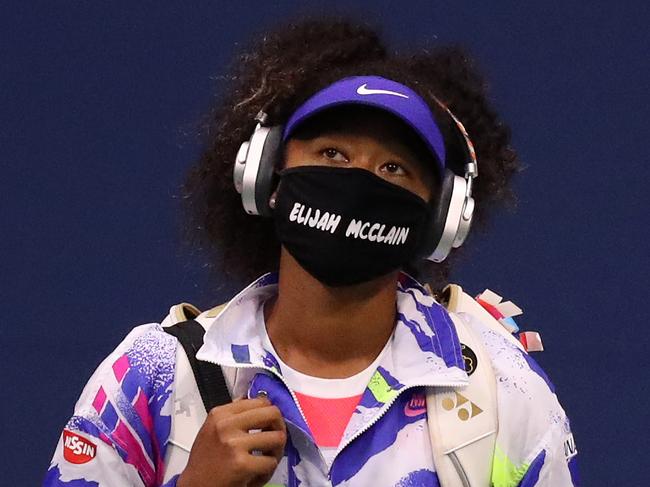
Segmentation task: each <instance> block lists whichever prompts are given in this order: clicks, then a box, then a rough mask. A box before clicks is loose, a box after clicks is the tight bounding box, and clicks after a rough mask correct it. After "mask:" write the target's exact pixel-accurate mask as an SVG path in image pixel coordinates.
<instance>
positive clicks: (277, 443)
mask: <svg viewBox="0 0 650 487" xmlns="http://www.w3.org/2000/svg"><path fill="white" fill-rule="evenodd" d="M234 441H235V442H236V444H237V446H238V447H240V448H243V449H245V450H246V451H248V452H252V451H254V450H256V451H261V452H271V453H272V454H273V456H275V457H276V458H277V456H278V455H277V452H278V451H280V453H282V452H283V451H284V445H285V443H286V441H287V436H286V434H285V433H284V432H283V431H261V432H259V433H249V434H247V435H242V436H238V437H237V438H236V440H234Z"/></svg>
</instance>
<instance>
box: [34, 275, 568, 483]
mask: <svg viewBox="0 0 650 487" xmlns="http://www.w3.org/2000/svg"><path fill="white" fill-rule="evenodd" d="M276 292H277V276H276V275H274V274H269V275H266V276H263V277H262V278H260V279H259V280H257V281H256V282H254V283H253V284H251V285H250V286H249V287H247V288H246V289H244V290H243V291H242V292H241V293H240V294H239V295H237V296H236V297H235V298H234V299H233V300H232V301H231V302H230V303H229V305H228V306H227V307H226V308H225V309H224V310H223V312H221V313H220V314H219V315H218V316H217V317H210V318H206V316H208V315H207V314H206V313H207V312H206V313H204V314H203V315H201V316H199V320H201V319H203V320H209V321H210V323H209V324H210V328H209V330H208V332H207V333H206V336H205V344H204V346H203V347H202V348H201V349H200V351H199V353H198V354H197V358H198V359H200V360H207V361H210V362H214V363H218V364H220V365H221V366H222V367H223V368H224V371H226V370H231V371H233V370H234V371H237V373H236V374H234V375H233V374H226V377H227V379H228V381H229V384H228V385H229V388H230V391H231V393H232V394H233V396H235V397H237V396H239V397H241V396H244V395H246V396H248V397H255V396H256V395H257V394H258V392H259V391H261V390H263V391H265V392H266V393H267V395H268V397H269V399H270V400H271V401H272V402H273V403H274V404H275V405H276V406H278V407H279V408H280V410H281V411H282V414H283V416H284V418H285V421H286V423H287V430H288V433H289V435H288V436H289V438H288V441H287V445H286V448H285V453H284V457H283V459H282V461H281V462H280V464H279V466H278V468H277V469H276V472H275V474H274V475H273V478H272V479H271V481H270V483H269V485H272V486H310V487H311V486H367V485H374V486H391V487H407V486H434V487H435V486H439V485H440V484H439V482H438V477H437V475H436V472H435V467H434V465H433V460H432V450H431V445H430V438H429V432H428V427H427V412H426V406H425V400H424V398H425V389H426V387H435V386H451V387H462V386H463V385H465V384H467V381H468V377H467V374H466V373H465V370H464V363H463V358H462V354H461V348H460V343H459V341H458V337H457V335H456V332H455V329H454V326H453V323H452V321H451V319H450V317H449V315H448V314H447V311H446V310H445V309H444V308H443V307H442V306H440V305H439V304H438V303H436V302H435V300H434V299H433V298H432V297H431V296H430V295H429V294H428V293H427V292H426V291H425V290H424V289H423V288H422V287H421V286H420V285H419V284H418V283H417V282H416V281H414V280H412V279H411V278H409V277H407V276H402V278H401V280H400V284H399V288H398V295H397V311H398V313H397V319H396V325H395V331H394V333H393V335H392V337H391V339H390V340H391V344H390V349H389V353H386V354H385V355H384V356H383V357H382V359H381V361H380V363H379V366H378V367H377V369H376V371H375V373H374V375H373V377H372V379H371V380H370V382H369V384H368V386H367V388H366V390H365V392H364V394H363V396H362V398H361V401H360V403H359V404H358V406H357V408H356V410H355V411H354V413H353V415H352V418H351V420H350V422H349V424H348V426H347V428H346V430H345V432H344V435H343V439H342V442H341V445H340V447H339V449H338V452H337V454H336V456H335V458H334V460H333V461H332V463H331V464H328V463H327V462H326V461H325V459H324V457H323V456H322V455H321V453H320V451H319V449H318V447H317V446H316V444H315V442H314V439H313V436H312V434H311V432H310V430H309V427H308V425H307V423H306V421H305V419H304V417H303V415H302V413H301V411H300V409H299V407H298V405H297V402H296V400H295V397H294V395H293V393H292V391H290V390H289V389H288V388H287V387H286V385H285V383H284V381H283V379H282V370H281V368H280V365H279V363H278V360H277V359H276V357H274V356H273V354H272V353H271V352H270V351H268V350H266V349H265V348H264V345H263V340H262V338H261V337H260V334H259V331H258V330H259V326H263V313H262V305H263V303H264V302H265V301H266V300H267V299H269V298H270V297H272V296H274V295H275V293H276ZM470 324H471V326H473V327H474V328H475V330H476V331H477V333H478V334H479V335H480V336H482V337H483V339H484V341H485V346H486V350H487V352H488V354H489V356H490V358H491V359H492V361H493V366H494V369H495V373H496V375H497V384H499V385H498V389H497V393H498V403H499V413H498V415H499V425H500V426H499V433H498V436H497V451H496V452H495V465H496V466H495V468H497V469H502V470H503V472H506V473H505V474H503V472H501V473H500V474H499V475H497V476H496V477H494V476H493V481H492V484H493V485H495V486H496V487H507V486H519V487H533V486H554V487H556V486H557V487H562V486H572V485H577V478H576V474H575V468H574V466H575V456H572V455H570V457H571V458H569V456H567V455H566V454H565V453H566V438H567V435H570V428H569V422H568V419H567V418H566V415H565V414H564V411H563V410H562V408H561V407H560V405H559V403H558V401H557V398H556V396H555V393H554V391H553V389H552V386H551V384H550V382H549V381H548V378H547V377H546V375H545V374H544V373H543V371H541V369H540V368H539V366H537V364H536V363H535V362H534V361H533V360H532V359H531V358H530V357H529V356H528V355H527V354H525V353H523V352H521V350H519V349H517V348H516V347H514V346H513V345H512V344H511V343H509V342H508V341H507V340H505V339H504V338H503V337H499V336H498V335H496V334H493V333H490V331H489V329H488V328H487V327H483V326H482V325H481V323H470ZM176 348H177V342H176V339H175V338H174V337H172V336H171V335H168V334H167V333H165V332H164V330H163V329H162V327H161V325H159V324H155V323H154V324H147V325H142V326H139V327H137V328H135V329H134V330H133V331H132V332H131V333H130V334H129V335H128V336H127V337H126V339H125V340H124V341H123V342H122V343H121V344H120V345H119V346H118V347H117V349H116V350H115V351H114V352H113V353H112V354H111V355H110V356H109V357H108V358H107V359H106V360H105V361H104V362H103V363H102V364H101V365H100V366H99V368H98V369H97V371H96V372H95V373H94V374H93V376H92V377H91V379H90V380H89V382H88V384H87V386H86V388H85V389H84V391H83V393H82V395H81V397H80V399H79V401H78V402H77V404H76V407H75V412H74V415H73V416H72V418H71V419H70V420H69V421H68V423H67V425H66V426H65V430H64V433H63V434H62V436H61V439H60V440H59V443H58V445H57V448H56V451H55V454H54V458H53V459H52V463H51V465H50V469H49V470H48V473H47V476H46V480H45V486H72V487H83V486H111V487H112V486H125V485H133V486H139V487H141V486H145V487H153V486H162V485H164V486H165V487H171V486H174V485H175V482H176V479H177V476H178V474H179V473H180V471H182V467H178V466H174V468H171V467H169V466H168V465H167V464H166V458H167V454H168V449H169V448H170V431H171V426H172V421H173V418H174V414H175V408H174V401H175V397H174V392H175V383H174V371H175V360H176ZM531 412H534V413H531ZM531 416H533V417H534V421H532V422H531V421H529V420H528V419H529V418H530V417H531ZM539 418H542V420H541V421H540V420H539ZM522 420H523V421H524V422H525V424H523V425H522V423H521V421H522ZM174 470H176V471H174Z"/></svg>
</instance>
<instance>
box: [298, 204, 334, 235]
mask: <svg viewBox="0 0 650 487" xmlns="http://www.w3.org/2000/svg"><path fill="white" fill-rule="evenodd" d="M289 221H290V222H296V223H298V224H300V225H306V226H308V227H311V228H317V229H318V230H322V231H324V232H330V233H334V232H335V231H336V227H338V226H339V223H340V222H341V215H337V214H335V213H329V212H327V211H324V212H321V211H320V210H319V209H316V210H313V211H312V208H310V207H308V206H305V205H303V204H302V203H294V205H293V209H292V210H291V213H290V214H289Z"/></svg>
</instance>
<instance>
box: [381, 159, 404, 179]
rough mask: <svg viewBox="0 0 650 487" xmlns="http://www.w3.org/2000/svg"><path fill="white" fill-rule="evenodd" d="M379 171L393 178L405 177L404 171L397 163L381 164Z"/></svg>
mask: <svg viewBox="0 0 650 487" xmlns="http://www.w3.org/2000/svg"><path fill="white" fill-rule="evenodd" d="M380 171H382V172H386V173H388V174H391V175H395V176H405V175H406V174H407V172H406V169H404V167H403V166H402V165H401V164H399V163H398V162H394V161H390V162H386V163H385V164H383V165H382V166H381V168H380Z"/></svg>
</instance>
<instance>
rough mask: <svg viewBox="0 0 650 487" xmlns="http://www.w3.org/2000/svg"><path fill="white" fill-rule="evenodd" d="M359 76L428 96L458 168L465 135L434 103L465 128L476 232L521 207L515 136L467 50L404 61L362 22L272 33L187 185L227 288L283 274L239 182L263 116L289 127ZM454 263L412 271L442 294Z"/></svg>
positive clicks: (198, 225) (243, 73)
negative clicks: (497, 207)
mask: <svg viewBox="0 0 650 487" xmlns="http://www.w3.org/2000/svg"><path fill="white" fill-rule="evenodd" d="M354 75H377V76H383V77H385V78H389V79H392V80H395V81H398V82H400V83H402V84H405V85H407V86H409V87H410V88H412V89H413V90H415V91H416V92H418V93H419V94H420V95H421V96H422V98H423V99H424V100H425V101H426V102H427V103H428V105H429V107H430V108H431V110H432V111H433V112H434V115H435V116H436V120H437V121H438V122H439V124H440V125H441V130H442V131H443V135H444V138H445V144H446V149H447V153H448V160H454V159H458V157H454V155H456V156H458V154H459V151H461V150H462V149H461V147H459V145H458V144H459V142H458V141H459V139H458V137H457V136H455V134H454V133H453V131H456V130H457V128H456V127H455V126H454V124H453V121H452V120H451V118H450V117H449V116H448V115H447V114H446V113H444V112H442V110H441V108H440V107H439V106H438V104H437V103H436V102H435V100H434V97H435V98H437V99H438V100H440V101H442V102H443V103H444V104H445V105H447V106H448V107H449V109H450V110H451V111H452V112H453V113H454V114H455V115H456V117H458V118H459V119H460V120H461V121H462V123H463V124H464V125H465V127H466V129H467V132H468V133H469V135H470V137H471V139H472V141H473V143H474V146H475V149H476V153H477V158H478V161H479V177H478V179H477V180H476V184H475V187H474V198H475V200H476V205H477V209H476V212H475V223H479V224H480V223H481V222H484V221H485V216H486V213H487V210H488V208H489V207H490V206H492V205H493V204H494V203H497V202H501V201H514V198H513V194H512V192H511V190H510V188H509V182H510V179H511V177H512V175H513V174H514V173H515V172H516V171H517V170H518V168H519V161H518V159H517V155H516V153H515V151H514V150H513V149H512V148H511V147H510V130H509V128H508V127H507V125H506V124H505V123H504V122H503V121H502V120H501V119H500V118H499V117H498V116H497V114H496V113H495V111H494V109H493V108H492V107H491V105H490V103H489V101H488V99H487V94H486V84H485V82H484V79H483V77H482V75H481V74H480V73H479V71H478V69H477V68H476V66H475V62H474V61H473V60H472V59H471V58H470V57H469V55H468V54H467V52H466V50H465V49H463V48H461V47H459V46H455V45H451V46H450V45H447V46H444V45H442V46H439V45H433V46H429V47H426V48H420V49H417V50H415V51H414V50H411V51H410V52H404V53H402V52H398V51H392V50H389V49H388V48H387V47H386V46H385V44H384V42H383V41H382V39H381V37H380V35H379V33H378V31H377V30H376V29H373V28H371V27H368V26H366V25H364V24H362V23H355V22H353V21H350V20H340V19H329V20H313V19H308V20H301V21H298V22H293V23H290V24H288V25H284V26H282V27H280V28H278V29H277V30H275V31H273V32H267V33H265V34H264V35H263V36H261V39H258V40H257V41H256V42H254V43H253V44H252V46H251V47H250V48H248V49H245V50H244V52H242V53H241V54H240V55H239V56H238V57H237V58H236V59H235V61H234V63H233V65H232V68H231V72H230V74H229V75H227V76H226V77H225V84H226V86H223V87H221V89H220V90H219V91H220V93H219V96H218V98H217V102H216V104H215V106H214V107H213V109H212V111H211V112H210V114H209V116H208V118H207V120H206V122H205V123H204V125H203V129H202V136H203V138H204V142H203V144H204V145H203V149H202V153H201V155H200V158H199V159H198V161H197V163H196V164H195V165H194V167H193V168H192V169H191V170H190V172H189V173H188V175H187V178H186V181H185V183H184V186H183V198H184V203H185V205H184V209H185V212H186V218H185V222H186V226H185V231H184V236H185V238H186V240H187V241H189V242H190V243H191V244H194V245H196V246H198V247H199V248H200V249H202V250H204V251H208V253H209V254H208V255H209V260H210V266H211V267H212V269H213V270H218V272H219V274H218V275H219V277H220V278H221V279H220V280H223V277H228V279H230V280H234V281H235V282H238V283H243V282H245V281H249V280H251V279H253V278H255V277H257V276H259V275H260V274H262V273H264V272H267V271H270V270H275V269H276V268H277V265H278V259H279V250H280V244H279V242H278V240H277V238H276V236H275V231H274V227H273V222H272V220H271V219H267V218H261V217H251V216H249V215H248V214H246V213H245V212H244V210H243V207H242V203H241V197H240V195H239V194H238V193H237V192H236V191H235V188H234V186H233V180H232V170H233V164H234V161H235V156H236V154H237V150H238V149H239V146H240V144H241V143H242V142H243V141H245V140H248V138H249V137H250V135H251V133H252V132H253V129H254V127H255V124H256V122H255V116H256V114H257V113H258V112H259V111H260V110H264V111H265V112H266V113H267V114H268V115H269V121H270V122H271V123H273V124H283V123H285V122H286V121H287V119H288V118H289V116H290V115H291V114H292V113H293V112H294V111H295V110H296V108H298V106H300V104H302V103H303V102H304V101H305V100H306V99H307V98H309V97H310V96H311V95H313V94H314V93H315V92H317V91H319V90H321V89H323V88H325V87H326V86H328V85H330V84H331V83H333V82H335V81H337V80H339V79H342V78H345V77H348V76H354ZM488 203H490V204H488ZM454 252H457V251H454ZM454 252H452V256H450V257H453V254H454ZM451 261H453V259H447V260H446V261H445V262H443V263H441V264H434V263H431V262H421V263H418V264H417V265H412V266H410V268H409V269H407V270H408V271H409V272H411V273H413V274H416V275H417V277H419V278H421V279H423V280H426V281H428V282H429V283H430V284H431V286H432V287H433V288H434V289H438V288H440V287H441V286H443V285H444V284H445V283H446V280H447V278H448V274H449V270H450V265H451Z"/></svg>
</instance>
